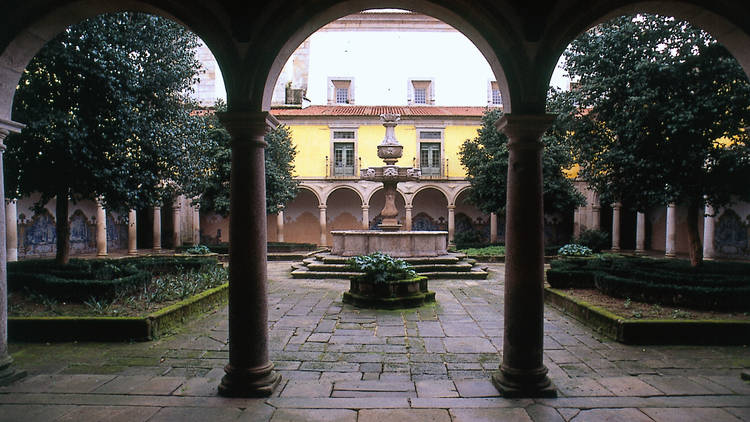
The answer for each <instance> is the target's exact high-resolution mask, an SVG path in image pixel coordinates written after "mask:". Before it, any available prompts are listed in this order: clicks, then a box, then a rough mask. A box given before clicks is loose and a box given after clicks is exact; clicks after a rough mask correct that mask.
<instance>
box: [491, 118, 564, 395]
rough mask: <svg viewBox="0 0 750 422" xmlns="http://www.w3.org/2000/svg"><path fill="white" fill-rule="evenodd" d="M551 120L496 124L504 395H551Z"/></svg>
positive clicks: (497, 381) (499, 382)
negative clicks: (546, 145) (503, 175)
mask: <svg viewBox="0 0 750 422" xmlns="http://www.w3.org/2000/svg"><path fill="white" fill-rule="evenodd" d="M554 119H555V116H554V115H549V114H535V115H534V114H532V115H515V114H506V115H504V116H503V117H502V118H501V119H499V120H498V121H497V123H496V126H497V128H498V130H501V131H503V132H504V133H505V134H506V135H507V136H508V150H509V156H508V187H507V192H508V199H507V205H506V215H505V250H506V255H505V299H504V304H505V306H504V315H505V319H504V328H505V329H504V337H503V357H502V364H501V365H500V371H499V372H497V373H495V374H494V375H493V376H492V382H493V384H494V385H495V387H496V388H497V389H498V391H500V393H501V394H502V395H503V396H504V397H555V396H556V395H557V391H556V389H555V387H554V385H553V384H552V381H550V379H549V378H548V377H547V368H546V367H545V366H544V364H543V362H542V353H543V344H544V343H543V335H544V327H543V322H544V289H543V283H544V214H543V209H542V148H543V145H542V142H541V136H542V134H543V133H544V131H545V130H546V129H547V128H548V127H549V126H550V124H552V122H553V121H554Z"/></svg>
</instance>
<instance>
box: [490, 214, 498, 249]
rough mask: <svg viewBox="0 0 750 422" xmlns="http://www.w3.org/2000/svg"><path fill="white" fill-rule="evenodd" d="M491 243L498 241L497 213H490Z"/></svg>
mask: <svg viewBox="0 0 750 422" xmlns="http://www.w3.org/2000/svg"><path fill="white" fill-rule="evenodd" d="M490 243H497V214H496V213H494V212H493V213H490Z"/></svg>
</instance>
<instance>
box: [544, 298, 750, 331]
mask: <svg viewBox="0 0 750 422" xmlns="http://www.w3.org/2000/svg"><path fill="white" fill-rule="evenodd" d="M544 300H545V302H547V303H548V304H550V305H552V306H553V307H555V308H557V309H558V310H560V311H562V312H563V313H566V314H568V315H571V316H572V317H574V318H575V319H577V320H579V321H581V322H582V323H584V324H586V325H588V326H589V327H591V328H592V329H594V330H595V331H597V332H599V333H601V334H603V335H605V336H607V337H609V338H611V339H613V340H615V341H618V342H620V343H624V344H643V345H646V344H648V345H658V344H681V345H747V344H748V343H750V321H732V320H687V319H674V320H655V319H628V318H623V317H620V316H618V315H615V314H613V313H612V312H609V311H607V310H606V309H603V308H600V307H598V306H594V305H592V304H590V303H588V302H585V301H582V300H578V299H576V298H574V297H571V296H569V295H567V294H565V293H564V292H563V291H561V290H558V289H552V288H549V287H545V289H544Z"/></svg>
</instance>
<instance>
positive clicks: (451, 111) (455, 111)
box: [271, 105, 487, 117]
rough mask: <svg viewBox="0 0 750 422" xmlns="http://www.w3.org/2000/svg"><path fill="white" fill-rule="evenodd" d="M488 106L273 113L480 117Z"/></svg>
mask: <svg viewBox="0 0 750 422" xmlns="http://www.w3.org/2000/svg"><path fill="white" fill-rule="evenodd" d="M486 110H487V107H455V106H454V107H440V106H356V105H355V106H328V105H313V106H309V107H306V108H272V109H271V114H273V115H274V116H278V117H284V116H380V115H381V114H384V113H395V114H400V115H401V116H474V117H480V116H482V114H483V113H484V112H485V111H486Z"/></svg>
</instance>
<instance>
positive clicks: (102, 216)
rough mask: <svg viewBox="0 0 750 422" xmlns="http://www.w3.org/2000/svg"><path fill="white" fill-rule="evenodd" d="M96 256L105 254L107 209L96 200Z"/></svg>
mask: <svg viewBox="0 0 750 422" xmlns="http://www.w3.org/2000/svg"><path fill="white" fill-rule="evenodd" d="M96 256H107V211H106V210H105V209H104V204H103V203H102V201H101V200H97V201H96Z"/></svg>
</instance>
